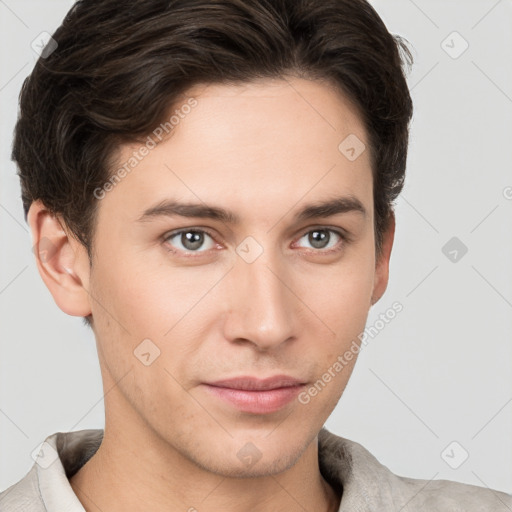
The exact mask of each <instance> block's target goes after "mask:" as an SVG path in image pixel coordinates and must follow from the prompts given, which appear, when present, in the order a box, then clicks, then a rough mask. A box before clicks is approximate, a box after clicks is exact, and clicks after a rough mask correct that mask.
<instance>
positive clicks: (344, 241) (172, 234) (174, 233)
mask: <svg viewBox="0 0 512 512" xmlns="http://www.w3.org/2000/svg"><path fill="white" fill-rule="evenodd" d="M313 231H328V232H331V233H335V234H336V235H338V236H339V237H340V239H341V240H340V242H338V243H337V244H336V246H335V247H333V248H331V249H325V250H323V249H308V250H307V252H308V253H316V254H321V255H327V254H333V253H336V252H340V251H341V250H342V249H343V247H344V246H345V245H346V244H347V243H349V242H350V241H351V239H350V237H349V235H348V234H347V233H346V232H344V231H341V230H339V229H333V228H330V227H327V226H318V227H313V228H310V229H308V230H307V231H305V232H304V233H303V234H302V235H301V236H300V237H299V238H298V240H300V239H301V238H303V237H304V236H306V235H308V234H309V233H312V232H313ZM188 232H194V233H203V234H206V235H208V236H209V237H210V238H211V239H212V240H213V241H215V237H214V235H213V234H212V233H211V232H210V231H209V230H207V229H203V228H196V227H190V228H183V229H179V230H176V231H171V232H170V233H168V234H166V235H164V237H163V240H164V242H168V241H169V240H171V239H172V238H174V237H176V236H178V235H181V234H182V233H188ZM165 248H166V250H167V251H168V252H171V253H172V254H180V253H182V255H183V256H184V257H185V258H199V257H201V256H204V255H205V254H207V253H208V252H209V251H210V250H213V249H210V250H206V251H186V252H185V251H182V250H181V249H174V248H172V247H170V246H169V245H166V246H165Z"/></svg>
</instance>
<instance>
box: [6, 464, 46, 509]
mask: <svg viewBox="0 0 512 512" xmlns="http://www.w3.org/2000/svg"><path fill="white" fill-rule="evenodd" d="M0 510H1V511H2V512H22V511H23V512H28V511H30V512H46V509H45V507H44V504H43V502H42V501H41V499H40V496H39V483H38V480H37V469H36V466H35V465H34V466H32V468H31V469H30V471H29V472H28V473H27V474H26V475H25V476H24V477H23V478H22V479H21V480H20V481H19V482H17V483H15V484H13V485H11V486H10V487H8V488H7V489H5V491H2V492H0Z"/></svg>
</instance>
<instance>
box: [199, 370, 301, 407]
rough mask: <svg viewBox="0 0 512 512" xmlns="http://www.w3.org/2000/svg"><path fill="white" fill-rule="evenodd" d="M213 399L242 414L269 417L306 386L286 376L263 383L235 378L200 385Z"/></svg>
mask: <svg viewBox="0 0 512 512" xmlns="http://www.w3.org/2000/svg"><path fill="white" fill-rule="evenodd" d="M203 385H204V387H205V389H206V390H207V391H208V392H209V393H211V394H212V395H213V396H216V397H217V398H220V399H221V400H223V401H225V402H228V403H230V404H231V405H233V406H234V407H236V408H237V409H238V410H240V411H242V412H248V413H252V414H270V413H272V412H276V411H278V410H280V409H282V408H283V407H284V406H285V405H287V404H289V403H290V402H291V401H292V400H293V399H294V398H295V397H296V396H297V395H298V394H299V392H300V391H301V389H302V388H303V387H304V385H305V383H304V382H302V381H300V380H298V379H295V378H293V377H290V376H287V375H275V376H273V377H268V378H266V379H258V378H255V377H234V378H230V379H224V380H218V381H215V382H208V383H204V384H203Z"/></svg>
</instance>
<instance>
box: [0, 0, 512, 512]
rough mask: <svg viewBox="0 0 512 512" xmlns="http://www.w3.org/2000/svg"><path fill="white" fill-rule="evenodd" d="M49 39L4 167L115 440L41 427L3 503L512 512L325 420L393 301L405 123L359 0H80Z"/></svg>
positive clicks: (398, 76) (382, 40)
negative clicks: (93, 347)
mask: <svg viewBox="0 0 512 512" xmlns="http://www.w3.org/2000/svg"><path fill="white" fill-rule="evenodd" d="M53 41H54V42H55V44H51V46H50V45H49V46H48V48H51V47H54V50H53V51H52V52H51V53H50V50H48V52H47V54H46V55H44V58H42V59H40V60H39V61H38V63H37V65H36V67H35V69H34V71H33V73H32V74H31V76H30V77H29V79H28V81H27V82H26V83H25V84H24V87H23V91H22V94H21V98H20V116H19V120H18V124H17V127H16V133H15V142H14V150H13V157H14V159H15V160H16V162H17V164H18V167H19V174H20V178H21V185H22V199H23V204H24V208H25V213H26V216H27V221H28V223H29V225H30V228H31V232H32V236H33V240H34V243H35V244H36V246H37V247H38V249H39V250H38V251H36V256H37V258H36V262H37V265H38V269H39V272H40V274H41V277H42V279H43V280H44V282H45V284H46V286H47V287H48V289H49V290H50V292H51V293H52V296H53V297H54V300H55V302H56V303H57V305H58V306H59V307H60V308H61V309H62V310H63V311H64V312H65V313H67V314H69V315H74V316H81V317H83V318H84V319H85V320H86V322H87V324H88V325H90V326H91V328H92V330H93V332H94V335H95V338H96V343H97V349H98V355H99V361H100V366H101V371H102V379H103V387H104V391H105V429H104V431H103V430H100V429H98V430H84V431H79V432H67V433H55V434H53V435H52V436H49V437H48V438H47V440H46V442H45V443H43V445H42V447H41V452H40V457H39V459H38V461H37V462H36V463H35V464H34V466H33V468H32V469H31V471H30V472H29V473H28V474H27V475H26V476H25V478H24V479H22V480H21V481H20V482H18V483H17V484H15V485H14V486H12V487H10V488H9V489H7V490H5V491H4V492H3V493H2V494H1V495H0V505H1V510H2V511H3V510H6V511H13V510H30V511H39V510H41V511H42V510H46V511H48V512H53V511H58V510H59V511H60V510H70V511H79V510H86V511H87V512H98V511H103V512H106V511H109V512H117V511H121V510H122V511H125V512H126V511H127V512H131V511H135V510H141V509H150V510H152V511H155V512H159V511H163V510H165V511H169V510H172V511H174V510H176V511H178V510H183V511H186V510H188V511H196V510H197V511H201V512H211V511H218V510H227V511H246V510H251V511H261V512H263V511H274V510H287V511H292V512H295V511H299V510H300V511H304V510H307V511H319V512H324V511H337V510H338V511H349V510H350V511H355V510H359V511H370V510H403V511H413V510H420V511H427V510H429V511H430V510H431V511H434V510H435V511H455V510H469V511H471V510H474V511H477V510H478V511H482V510H493V511H496V510H498V511H499V510H503V511H505V510H510V509H511V508H512V497H510V496H508V495H507V494H505V493H500V492H496V491H492V490H488V489H484V488H480V487H476V486H470V485H464V484H459V483H455V482H449V481H424V480H414V479H409V478H405V477H400V476H397V475H394V474H393V473H391V472H390V471H389V470H388V469H387V468H386V467H385V466H383V465H381V464H380V463H379V462H378V461H377V460H376V459H375V458H374V457H373V456H372V455H371V454H370V453H369V452H368V451H367V450H366V449H365V448H364V447H362V446H361V445H359V444H357V443H355V442H353V441H349V440H347V439H343V438H341V437H338V436H335V435H334V434H332V433H330V432H328V431H327V430H325V429H324V428H323V425H324V423H325V421H326V420H327V418H328V417H329V415H330V414H331V412H332V411H333V409H334V407H335V406H336V404H337V402H338V400H339V399H340V397H341V395H342V393H343V390H344V389H345V387H346V385H347V382H348V379H349V377H350V375H351V372H352V370H353V368H354V365H355V361H356V358H357V357H356V356H357V352H358V350H357V346H356V349H352V347H353V346H354V345H353V343H354V340H359V339H360V333H361V332H362V331H363V330H364V326H365V322H366V318H367V315H368V310H369V308H370V307H371V306H372V305H373V304H375V303H376V302H377V301H378V300H379V299H380V297H381V296H382V295H383V293H384V292H385V289H386V286H387V282H388V267H389V259H390V254H391V249H392V245H393V236H394V226H395V220H394V214H393V209H392V203H393V200H394V199H395V198H396V197H397V195H398V194H399V192H400V190H401V188H402V185H403V180H404V172H405V165H406V156H407V142H408V126H409V122H410V119H411V116H412V104H411V98H410V95H409V92H408V89H407V84H406V81H405V78H404V74H403V70H402V65H403V61H402V60H401V54H402V55H403V56H405V58H409V59H410V54H409V53H408V50H407V48H406V46H405V45H404V44H403V43H402V42H401V40H400V39H399V38H397V37H393V36H392V35H391V34H389V32H388V31H387V30H386V28H385V26H384V24H383V23H382V21H381V20H380V18H379V17H378V15H377V14H376V13H375V11H374V10H373V9H372V8H371V6H370V5H369V4H367V3H366V1H364V0H357V1H355V0H328V1H323V2H314V3H313V2H309V1H307V0H244V1H241V0H224V1H222V0H215V1H212V0H175V1H165V2H164V1H162V0H146V1H144V2H135V1H133V0H131V1H119V0H116V1H113V0H101V1H95V2H93V1H92V0H85V1H81V2H78V3H77V4H76V5H75V6H74V7H73V8H72V10H71V11H70V13H69V14H68V16H67V17H66V19H65V20H64V22H63V24H62V26H61V27H59V29H58V30H57V31H56V32H55V34H54V35H53ZM50 43H52V41H50ZM351 350H352V353H353V355H354V357H344V358H341V359H340V354H347V353H349V352H350V351H351Z"/></svg>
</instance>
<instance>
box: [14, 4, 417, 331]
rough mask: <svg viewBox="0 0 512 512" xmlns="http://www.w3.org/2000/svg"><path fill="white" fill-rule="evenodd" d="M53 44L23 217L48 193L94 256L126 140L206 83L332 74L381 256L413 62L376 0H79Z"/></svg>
mask: <svg viewBox="0 0 512 512" xmlns="http://www.w3.org/2000/svg"><path fill="white" fill-rule="evenodd" d="M53 38H54V39H55V41H56V42H57V44H58V47H57V49H56V50H55V51H54V52H53V53H51V54H50V55H49V56H45V55H44V54H43V56H42V57H40V58H39V60H38V61H37V63H36V65H35V68H34V70H33V71H32V73H31V75H30V76H29V77H28V78H27V79H26V80H25V82H24V84H23V88H22V91H21V94H20V111H19V118H18V122H17V124H16V128H15V137H14V145H13V152H12V158H13V160H15V161H16V163H17V165H18V169H19V171H18V174H19V176H20V180H21V191H22V200H23V208H24V212H25V220H26V219H27V213H28V209H29V207H30V205H31V203H32V201H34V200H36V199H41V201H42V202H43V204H44V205H45V207H46V208H47V209H48V210H49V211H50V212H51V213H53V214H59V215H61V216H62V218H63V219H64V221H65V222H66V225H67V226H68V227H69V229H70V231H71V233H72V234H73V235H75V236H76V237H77V239H78V240H79V241H80V242H81V243H82V244H83V245H84V246H85V247H86V248H87V251H88V254H89V258H90V261H91V264H92V243H93V237H94V230H95V218H96V211H97V205H98V199H97V198H96V197H95V195H94V190H95V189H97V188H98V187H102V186H103V184H105V183H106V182H107V181H108V180H109V178H110V177H111V174H112V172H113V169H112V165H111V163H112V161H111V159H112V155H113V154H114V152H115V149H116V148H118V147H119V145H120V144H122V143H126V142H136V141H138V140H140V139H141V137H143V136H146V135H148V134H149V133H151V132H152V130H153V129H154V128H155V126H158V125H159V124H161V123H162V121H164V120H165V117H166V116H167V115H168V112H169V110H170V109H171V108H172V107H173V105H174V104H175V103H176V101H177V99H178V98H179V97H180V96H181V95H183V94H185V93H186V91H187V90H188V89H189V88H191V87H192V86H193V85H195V84H197V83H226V84H237V83H243V82H250V81H251V80H256V79H260V78H282V77H283V76H298V77H301V78H306V79H312V80H327V81H329V82H330V83H332V84H333V85H335V86H336V87H337V88H338V89H339V90H340V91H342V92H343V93H344V94H345V95H346V97H347V98H348V99H349V100H350V101H352V103H353V104H355V105H356V107H357V108H358V111H359V113H360V115H361V119H362V121H363V122H364V125H365V127H366V131H367V134H368V141H367V142H368V146H369V149H370V157H371V162H372V170H373V181H374V207H375V235H376V237H375V238H376V250H377V253H379V252H380V249H381V243H382V235H383V232H384V230H385V228H386V226H387V221H388V219H389V216H390V214H391V213H392V211H393V202H394V200H395V199H396V197H397V196H398V194H399V193H400V191H401V189H402V187H403V182H404V176H405V168H406V160H407V149H408V138H409V122H410V120H411V118H412V112H413V106H412V100H411V97H410V93H409V89H408V86H407V82H406V79H405V75H404V64H405V63H406V62H407V63H408V64H409V66H410V65H412V62H413V59H412V56H411V53H410V51H409V49H408V48H407V46H406V44H405V42H404V40H403V39H402V38H401V37H399V36H397V35H392V34H390V33H389V32H388V30H387V29H386V27H385V25H384V23H383V21H382V20H381V18H380V17H379V15H378V14H377V13H376V11H375V10H374V9H373V8H372V7H371V5H370V4H369V3H368V2H367V1H366V0H321V1H318V0H165V1H164V0H144V1H137V0H80V1H78V2H77V3H76V4H75V5H74V6H73V7H72V8H71V10H70V11H69V13H68V14H67V15H66V17H65V19H64V21H63V23H62V25H61V26H60V27H59V28H58V29H57V30H56V32H55V33H54V34H53ZM44 57H46V58H44ZM340 142H341V141H340ZM87 323H89V322H87Z"/></svg>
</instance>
